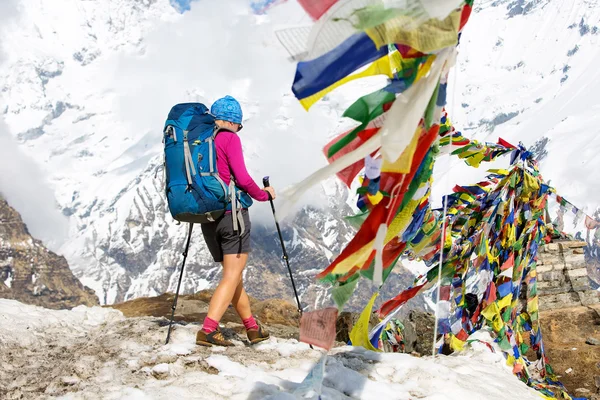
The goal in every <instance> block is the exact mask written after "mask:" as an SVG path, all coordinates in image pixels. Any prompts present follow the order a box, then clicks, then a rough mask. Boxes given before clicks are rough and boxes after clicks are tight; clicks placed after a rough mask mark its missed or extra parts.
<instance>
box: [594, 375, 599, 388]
mask: <svg viewBox="0 0 600 400" xmlns="http://www.w3.org/2000/svg"><path fill="white" fill-rule="evenodd" d="M594 385H596V387H597V388H598V389H600V376H598V375H596V376H594Z"/></svg>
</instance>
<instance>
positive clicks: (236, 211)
mask: <svg viewBox="0 0 600 400" xmlns="http://www.w3.org/2000/svg"><path fill="white" fill-rule="evenodd" d="M235 189H236V186H235V181H234V180H233V177H231V180H230V181H229V195H230V196H231V217H232V218H233V230H234V231H235V232H238V234H239V235H243V234H244V232H246V223H245V222H244V215H243V214H242V213H241V212H240V211H241V204H239V202H238V198H237V196H236V194H237V193H236V190H235ZM238 225H239V226H238Z"/></svg>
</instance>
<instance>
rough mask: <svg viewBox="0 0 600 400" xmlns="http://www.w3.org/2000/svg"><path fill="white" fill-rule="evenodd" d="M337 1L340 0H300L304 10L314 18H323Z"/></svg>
mask: <svg viewBox="0 0 600 400" xmlns="http://www.w3.org/2000/svg"><path fill="white" fill-rule="evenodd" d="M337 2H338V0H298V3H300V5H301V6H302V8H304V11H306V13H307V14H308V15H310V16H311V18H312V19H314V20H318V19H319V18H321V16H322V15H323V14H325V12H327V10H329V9H330V8H331V6H332V5H334V4H335V3H337Z"/></svg>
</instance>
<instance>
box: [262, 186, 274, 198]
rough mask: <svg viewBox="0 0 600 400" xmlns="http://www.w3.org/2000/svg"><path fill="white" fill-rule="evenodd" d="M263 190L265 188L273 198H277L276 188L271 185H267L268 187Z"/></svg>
mask: <svg viewBox="0 0 600 400" xmlns="http://www.w3.org/2000/svg"><path fill="white" fill-rule="evenodd" d="M263 190H264V191H265V192H267V193H269V195H270V197H271V200H275V197H277V196H276V195H275V189H273V188H272V187H271V186H269V187H266V188H264V189H263Z"/></svg>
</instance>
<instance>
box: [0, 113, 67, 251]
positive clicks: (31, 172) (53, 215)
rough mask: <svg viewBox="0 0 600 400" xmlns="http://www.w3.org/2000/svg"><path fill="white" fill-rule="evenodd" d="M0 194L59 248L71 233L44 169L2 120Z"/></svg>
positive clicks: (38, 233) (34, 230) (33, 230)
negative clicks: (23, 147) (16, 139)
mask: <svg viewBox="0 0 600 400" xmlns="http://www.w3.org/2000/svg"><path fill="white" fill-rule="evenodd" d="M0 160H2V162H1V163H0V195H2V196H3V197H4V198H5V199H6V200H7V201H8V204H10V205H11V206H12V207H13V208H15V209H16V210H17V211H18V212H19V213H20V214H21V216H22V217H23V220H24V221H25V223H26V224H27V227H28V228H29V231H30V233H31V234H32V235H33V237H35V238H37V239H41V240H42V241H44V243H45V244H46V245H47V246H48V247H50V248H51V249H57V248H58V247H59V246H60V245H61V244H62V242H63V241H64V240H66V238H67V234H68V220H67V218H66V217H65V216H64V215H62V214H61V212H60V211H59V210H58V205H57V203H56V199H55V197H54V192H53V190H52V189H51V188H50V186H49V185H48V182H46V180H45V178H44V176H45V174H44V172H43V170H42V168H40V166H38V164H37V163H36V161H35V160H33V159H32V158H31V157H29V156H27V155H26V154H24V153H23V152H22V151H21V149H20V148H19V146H18V144H17V142H16V141H15V139H14V138H13V136H12V135H11V134H10V131H9V129H8V127H7V126H6V124H5V123H4V121H2V120H0Z"/></svg>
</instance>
